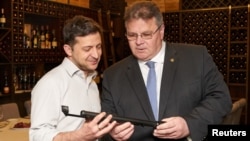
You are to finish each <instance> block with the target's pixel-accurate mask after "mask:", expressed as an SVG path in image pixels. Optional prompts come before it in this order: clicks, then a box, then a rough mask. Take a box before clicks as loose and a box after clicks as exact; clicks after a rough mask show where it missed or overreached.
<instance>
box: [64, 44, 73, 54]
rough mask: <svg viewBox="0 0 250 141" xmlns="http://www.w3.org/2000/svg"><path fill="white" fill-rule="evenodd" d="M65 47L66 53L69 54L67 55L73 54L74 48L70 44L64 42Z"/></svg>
mask: <svg viewBox="0 0 250 141" xmlns="http://www.w3.org/2000/svg"><path fill="white" fill-rule="evenodd" d="M63 49H64V51H65V53H66V54H67V56H71V55H72V48H71V47H70V46H69V45H67V44H64V45H63Z"/></svg>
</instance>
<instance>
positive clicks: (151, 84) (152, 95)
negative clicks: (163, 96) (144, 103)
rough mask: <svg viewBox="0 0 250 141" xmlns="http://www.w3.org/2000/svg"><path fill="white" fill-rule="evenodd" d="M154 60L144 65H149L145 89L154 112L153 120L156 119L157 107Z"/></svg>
mask: <svg viewBox="0 0 250 141" xmlns="http://www.w3.org/2000/svg"><path fill="white" fill-rule="evenodd" d="M154 63H155V62H152V61H148V62H147V63H146V65H147V66H148V67H149V73H148V79H147V91H148V97H149V100H150V103H151V107H152V110H153V113H154V117H155V120H158V108H157V94H156V73H155V65H154Z"/></svg>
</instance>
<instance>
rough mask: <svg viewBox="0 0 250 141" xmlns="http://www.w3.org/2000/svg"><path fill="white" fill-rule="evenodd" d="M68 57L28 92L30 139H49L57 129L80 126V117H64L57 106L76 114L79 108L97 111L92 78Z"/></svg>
mask: <svg viewBox="0 0 250 141" xmlns="http://www.w3.org/2000/svg"><path fill="white" fill-rule="evenodd" d="M96 74H97V73H96V72H94V73H93V74H91V75H89V76H87V77H85V75H84V72H83V71H81V70H80V69H79V68H78V67H77V66H76V65H74V64H73V63H72V62H71V61H70V60H69V59H68V58H65V59H64V60H63V62H62V63H61V64H60V65H59V66H57V67H56V68H54V69H53V70H51V71H49V72H48V73H47V74H45V75H44V76H43V77H42V78H41V79H40V80H39V81H38V83H37V84H36V86H35V87H34V88H33V90H32V93H31V100H32V108H31V128H30V132H29V137H30V139H29V140H30V141H52V140H53V138H54V136H55V135H56V134H58V133H59V132H65V131H73V130H76V129H78V128H79V127H81V125H82V124H83V123H84V121H85V119H84V118H79V117H71V116H65V115H64V114H63V112H62V110H61V106H62V105H65V106H68V107H69V113H71V114H76V115H80V112H81V110H87V111H92V112H100V111H101V106H100V97H99V90H98V87H97V85H96V83H95V82H94V81H93V77H95V76H96Z"/></svg>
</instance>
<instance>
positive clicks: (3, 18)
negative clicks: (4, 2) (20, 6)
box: [0, 8, 6, 27]
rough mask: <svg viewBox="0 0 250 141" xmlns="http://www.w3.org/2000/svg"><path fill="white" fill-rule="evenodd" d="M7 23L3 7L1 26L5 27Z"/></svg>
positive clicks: (0, 18) (0, 19)
mask: <svg viewBox="0 0 250 141" xmlns="http://www.w3.org/2000/svg"><path fill="white" fill-rule="evenodd" d="M5 23H6V18H5V15H4V9H3V8H2V9H1V16H0V24H1V27H4V26H5Z"/></svg>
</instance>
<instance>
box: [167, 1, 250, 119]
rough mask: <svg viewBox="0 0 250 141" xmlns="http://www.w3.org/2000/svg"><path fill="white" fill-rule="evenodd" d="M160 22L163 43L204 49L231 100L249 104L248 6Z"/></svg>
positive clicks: (177, 14) (180, 14)
mask: <svg viewBox="0 0 250 141" xmlns="http://www.w3.org/2000/svg"><path fill="white" fill-rule="evenodd" d="M191 2H192V1H191ZM208 7H209V6H208ZM164 20H165V25H166V26H165V39H166V40H167V41H169V42H181V43H191V44H198V45H205V46H206V47H207V49H208V51H209V53H210V54H211V56H212V57H213V59H214V61H215V63H216V65H217V66H218V69H219V71H220V72H221V73H222V74H223V76H224V79H225V82H226V83H227V85H228V86H229V89H230V93H231V97H232V100H233V101H236V100H238V99H239V98H242V97H244V98H247V100H248V103H249V102H250V101H249V98H248V95H249V91H248V87H249V83H248V81H249V76H248V73H249V6H248V5H245V6H234V7H233V6H228V7H220V8H218V7H217V8H206V9H189V10H180V11H173V12H166V13H164ZM249 108H250V107H249V104H248V105H247V106H246V108H245V110H244V111H243V116H242V121H243V122H244V123H249V122H250V118H249V116H250V115H248V114H249V113H250V109H249Z"/></svg>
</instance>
